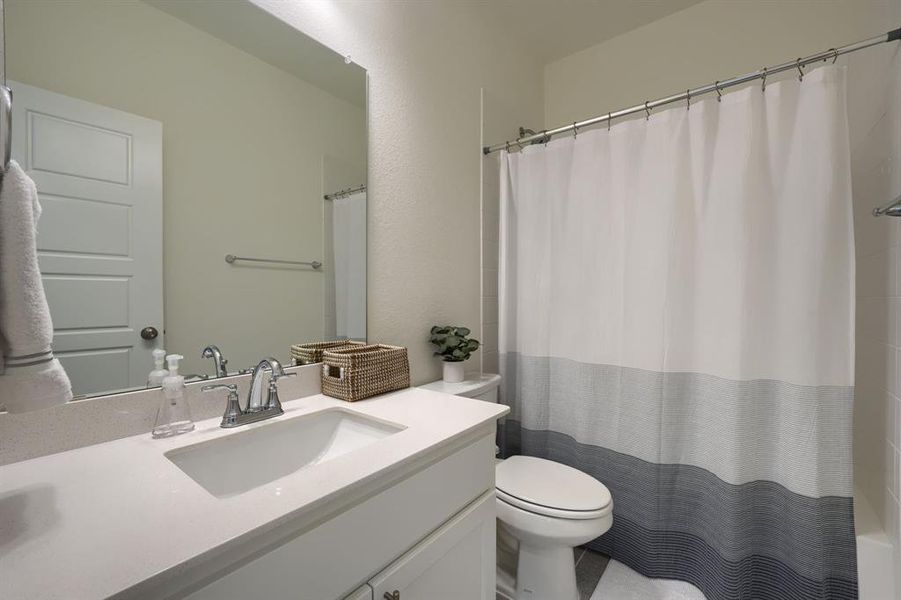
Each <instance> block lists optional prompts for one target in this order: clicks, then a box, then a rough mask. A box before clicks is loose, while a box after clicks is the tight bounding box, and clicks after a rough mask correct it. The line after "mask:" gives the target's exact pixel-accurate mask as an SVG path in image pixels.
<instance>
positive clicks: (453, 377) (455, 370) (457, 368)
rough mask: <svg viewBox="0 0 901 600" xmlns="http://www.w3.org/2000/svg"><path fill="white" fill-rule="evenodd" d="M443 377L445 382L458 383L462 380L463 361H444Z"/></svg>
mask: <svg viewBox="0 0 901 600" xmlns="http://www.w3.org/2000/svg"><path fill="white" fill-rule="evenodd" d="M443 379H444V381H445V383H460V382H461V381H463V362H462V361H460V362H445V363H444V377H443Z"/></svg>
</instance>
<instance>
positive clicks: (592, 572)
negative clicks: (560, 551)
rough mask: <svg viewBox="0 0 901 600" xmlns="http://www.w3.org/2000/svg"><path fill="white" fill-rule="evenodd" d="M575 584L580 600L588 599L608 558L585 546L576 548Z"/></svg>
mask: <svg viewBox="0 0 901 600" xmlns="http://www.w3.org/2000/svg"><path fill="white" fill-rule="evenodd" d="M575 552H576V586H577V587H578V588H579V598H580V599H581V600H589V598H591V594H592V593H594V589H595V588H596V587H598V581H600V579H601V575H603V574H604V570H605V569H606V568H607V563H608V562H609V561H610V558H609V557H607V556H605V555H603V554H600V553H598V552H595V551H594V550H589V549H587V548H576V549H575Z"/></svg>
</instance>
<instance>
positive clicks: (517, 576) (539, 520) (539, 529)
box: [422, 375, 613, 600]
mask: <svg viewBox="0 0 901 600" xmlns="http://www.w3.org/2000/svg"><path fill="white" fill-rule="evenodd" d="M499 385H500V376H499V375H481V376H479V377H478V378H474V379H471V380H468V381H463V382H459V383H447V382H443V381H436V382H433V383H430V384H426V385H424V386H422V387H423V388H425V389H431V390H435V391H440V392H444V393H447V394H454V395H456V396H465V397H468V398H476V399H479V400H485V401H487V402H497V401H498V393H497V390H498V386H499ZM495 480H496V493H497V499H496V503H497V523H498V552H497V558H498V562H497V587H498V592H500V595H501V596H506V597H509V598H513V599H514V600H578V598H579V592H578V589H577V588H576V567H575V560H574V557H573V548H574V547H576V546H579V545H581V544H585V543H586V542H590V541H591V540H593V539H595V538H596V537H598V536H600V535H601V534H603V533H604V532H606V531H607V530H608V529H610V527H611V526H612V525H613V498H612V497H611V495H610V491H609V490H608V489H607V488H606V487H605V486H604V484H602V483H601V482H600V481H598V480H597V479H595V478H594V477H591V476H590V475H588V474H587V473H583V472H581V471H579V470H578V469H573V468H572V467H568V466H566V465H563V464H560V463H556V462H553V461H550V460H545V459H542V458H535V457H531V456H512V457H510V458H508V459H507V460H498V461H497V465H496V467H495Z"/></svg>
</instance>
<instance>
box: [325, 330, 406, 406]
mask: <svg viewBox="0 0 901 600" xmlns="http://www.w3.org/2000/svg"><path fill="white" fill-rule="evenodd" d="M408 387H410V363H409V362H408V361H407V349H406V348H401V347H398V346H386V345H384V344H372V345H368V346H356V347H350V348H343V349H339V350H326V351H325V352H324V353H323V354H322V393H323V394H325V395H326V396H331V397H332V398H339V399H341V400H347V401H348V402H356V401H357V400H362V399H364V398H369V397H370V396H376V395H378V394H384V393H385V392H392V391H394V390H402V389H404V388H408Z"/></svg>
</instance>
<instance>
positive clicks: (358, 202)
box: [332, 192, 366, 341]
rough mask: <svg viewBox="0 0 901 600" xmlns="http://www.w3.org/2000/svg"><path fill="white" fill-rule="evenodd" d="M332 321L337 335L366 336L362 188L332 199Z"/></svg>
mask: <svg viewBox="0 0 901 600" xmlns="http://www.w3.org/2000/svg"><path fill="white" fill-rule="evenodd" d="M332 210H333V213H332V215H333V216H332V244H333V249H334V256H335V325H336V332H337V337H338V338H339V339H344V338H347V339H351V340H361V341H365V340H366V192H357V193H356V194H352V195H350V196H345V197H342V198H335V199H334V200H333V201H332Z"/></svg>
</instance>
